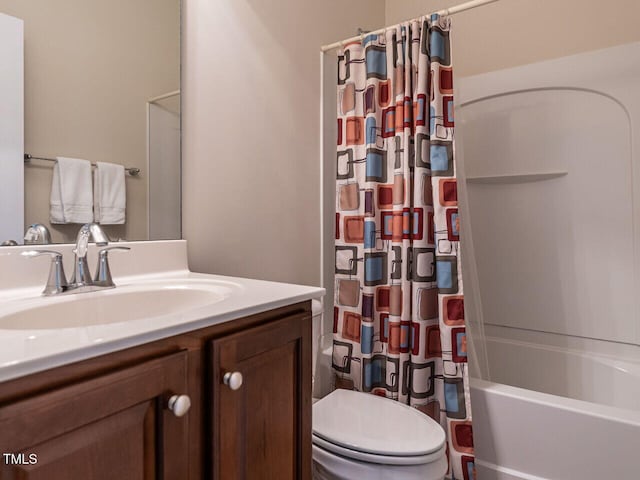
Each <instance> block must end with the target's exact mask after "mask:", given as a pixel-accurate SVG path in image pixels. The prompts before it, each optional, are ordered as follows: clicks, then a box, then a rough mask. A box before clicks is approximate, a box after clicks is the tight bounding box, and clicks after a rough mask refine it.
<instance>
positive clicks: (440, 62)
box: [333, 15, 474, 480]
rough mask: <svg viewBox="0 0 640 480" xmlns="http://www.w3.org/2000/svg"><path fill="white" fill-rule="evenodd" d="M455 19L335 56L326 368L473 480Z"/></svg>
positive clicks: (435, 19)
mask: <svg viewBox="0 0 640 480" xmlns="http://www.w3.org/2000/svg"><path fill="white" fill-rule="evenodd" d="M453 129H454V118H453V73H452V67H451V51H450V19H449V18H448V17H439V16H437V15H433V16H431V18H426V17H425V18H423V19H420V20H416V21H412V22H408V23H405V24H402V25H399V26H398V27H397V28H394V29H391V30H388V31H387V32H386V33H385V34H381V35H369V36H366V37H364V38H363V39H362V42H355V43H352V44H348V45H346V46H345V47H344V48H343V49H342V50H341V51H339V53H338V148H337V184H336V194H337V195H336V198H337V204H336V211H337V213H336V220H335V230H336V235H335V238H336V241H335V274H336V275H335V278H336V280H335V282H336V283H335V306H334V320H333V333H334V342H333V368H334V370H335V383H336V387H339V388H349V389H356V390H361V391H364V392H371V393H373V394H376V395H381V396H386V397H389V398H393V399H396V400H398V401H401V402H403V403H407V404H410V405H412V406H414V407H415V408H417V409H418V410H420V411H422V412H423V413H425V414H426V415H429V416H431V417H432V418H434V419H435V420H436V421H438V422H439V423H440V424H441V425H442V426H443V428H444V429H445V431H446V433H447V437H448V456H449V473H448V477H450V478H452V479H465V480H466V479H472V478H474V463H473V458H474V457H473V438H472V433H471V408H470V401H469V389H468V377H467V368H466V367H467V348H466V346H467V344H466V336H465V320H464V302H463V296H462V275H461V269H460V243H459V235H460V221H459V217H458V207H457V188H456V168H455V163H454V145H453Z"/></svg>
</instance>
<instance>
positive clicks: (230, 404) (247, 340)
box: [211, 317, 311, 480]
mask: <svg viewBox="0 0 640 480" xmlns="http://www.w3.org/2000/svg"><path fill="white" fill-rule="evenodd" d="M310 328H311V325H310V322H301V321H300V318H298V317H288V318H284V319H282V320H278V321H277V322H274V323H273V324H269V325H264V326H261V327H255V328H252V329H249V330H246V331H243V332H239V333H236V334H235V335H230V336H227V337H223V338H220V339H217V340H213V341H212V342H211V347H212V351H213V364H212V366H213V368H212V381H211V390H212V391H211V394H212V398H213V409H214V410H213V411H214V412H215V414H214V416H213V417H212V425H211V428H212V431H213V437H212V438H213V442H212V447H213V449H212V458H213V459H214V461H213V470H214V478H217V479H260V478H263V479H274V480H276V479H277V480H289V479H306V478H310V477H309V473H310V472H311V465H310V463H309V462H310V455H309V452H307V451H306V450H307V449H308V447H310V444H309V442H308V440H309V439H310V438H311V424H310V422H309V420H310V418H309V416H308V415H303V414H302V412H305V411H307V410H308V409H309V408H310V403H309V402H310V401H311V398H310V395H309V394H308V393H309V392H310V391H311V355H310V351H309V349H310V348H311V346H310V342H309V340H310V337H311V335H310V331H307V330H308V329H310ZM225 374H228V375H231V374H235V375H238V374H240V375H241V377H240V378H242V384H241V385H240V386H236V385H225V383H224V377H225ZM232 387H237V389H234V388H232Z"/></svg>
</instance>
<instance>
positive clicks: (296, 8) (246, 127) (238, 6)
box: [183, 0, 384, 284]
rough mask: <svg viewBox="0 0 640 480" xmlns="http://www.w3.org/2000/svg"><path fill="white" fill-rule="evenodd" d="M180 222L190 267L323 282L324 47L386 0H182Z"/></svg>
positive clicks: (378, 17) (374, 22)
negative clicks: (321, 103) (321, 114)
mask: <svg viewBox="0 0 640 480" xmlns="http://www.w3.org/2000/svg"><path fill="white" fill-rule="evenodd" d="M184 15H185V26H184V28H185V36H184V46H183V49H184V50H183V51H184V56H183V61H184V98H183V127H184V131H183V135H184V136H183V145H184V147H183V168H184V172H183V175H184V176H183V188H184V193H183V233H184V237H185V238H186V239H187V240H188V241H189V261H190V266H191V268H192V269H193V270H196V271H201V272H215V273H220V274H226V275H236V276H247V277H255V278H264V279H271V280H281V281H288V282H298V283H306V284H318V283H319V277H320V272H319V270H320V245H319V243H320V241H319V234H320V231H319V222H320V219H319V187H320V186H319V181H320V178H319V169H320V167H319V159H318V156H319V144H320V132H319V101H320V70H319V68H320V67H319V65H320V59H319V47H320V45H322V44H324V43H329V42H333V41H335V40H338V39H341V38H343V37H346V36H351V35H354V34H355V33H356V29H357V27H359V26H361V27H363V28H373V27H377V26H379V25H381V24H382V23H384V2H383V1H382V0H375V1H372V0H350V1H347V2H345V1H340V0H329V1H322V2H317V1H312V0H304V1H301V0H274V1H264V0H224V1H222V0H215V1H212V0H185V4H184Z"/></svg>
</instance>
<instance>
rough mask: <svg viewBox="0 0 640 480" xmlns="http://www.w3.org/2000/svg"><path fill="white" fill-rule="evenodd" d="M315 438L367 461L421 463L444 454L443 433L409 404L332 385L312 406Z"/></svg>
mask: <svg viewBox="0 0 640 480" xmlns="http://www.w3.org/2000/svg"><path fill="white" fill-rule="evenodd" d="M313 443H314V444H315V445H316V446H318V447H319V448H322V449H324V450H327V451H330V452H333V453H335V454H337V455H340V456H343V457H347V458H352V459H354V460H359V461H362V462H368V463H378V464H386V465H420V464H425V463H430V462H434V461H436V460H438V459H439V458H440V457H441V456H442V455H445V450H446V447H445V433H444V430H443V429H442V427H441V426H440V425H439V424H438V423H437V422H435V421H434V420H433V419H431V418H430V417H428V416H427V415H425V414H423V413H421V412H419V411H418V410H416V409H414V408H412V407H409V406H408V405H404V404H401V403H399V402H396V401H393V400H389V399H386V398H383V397H378V396H375V395H370V394H367V393H361V392H355V391H351V390H335V391H334V392H332V393H330V394H329V395H327V396H326V397H324V398H323V399H321V400H319V401H318V402H316V403H315V404H314V405H313Z"/></svg>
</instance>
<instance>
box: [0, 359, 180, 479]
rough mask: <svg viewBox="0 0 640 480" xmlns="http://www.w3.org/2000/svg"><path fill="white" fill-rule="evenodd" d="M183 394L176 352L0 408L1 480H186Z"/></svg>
mask: <svg viewBox="0 0 640 480" xmlns="http://www.w3.org/2000/svg"><path fill="white" fill-rule="evenodd" d="M186 388H187V355H186V353H184V352H179V353H176V354H172V355H169V356H166V357H162V358H158V359H155V360H151V361H148V362H145V363H142V364H140V365H136V366H134V367H130V368H126V369H123V370H118V371H116V372H114V373H110V374H107V375H104V376H100V377H97V378H92V379H90V380H87V381H83V382H80V383H77V384H73V385H71V386H68V387H63V388H60V389H57V390H54V391H51V392H47V393H44V394H42V395H38V396H35V397H31V398H28V399H25V400H22V401H19V402H16V403H12V404H10V405H6V406H0V452H2V453H12V454H14V455H13V457H7V456H6V455H4V456H3V457H4V458H0V480H18V479H19V480H41V479H42V480H76V479H77V480H89V479H91V480H113V479H118V480H152V479H164V480H174V479H175V480H184V479H186V478H187V476H188V471H187V467H188V465H187V455H188V430H187V428H188V425H187V420H186V418H187V417H181V418H179V417H176V416H175V415H174V414H173V412H171V411H169V410H168V409H167V408H166V407H167V401H168V398H169V397H170V396H171V395H173V394H184V393H186ZM20 454H23V455H22V456H20ZM33 455H35V457H33ZM34 459H37V460H36V462H32V460H34Z"/></svg>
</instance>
